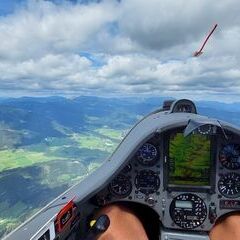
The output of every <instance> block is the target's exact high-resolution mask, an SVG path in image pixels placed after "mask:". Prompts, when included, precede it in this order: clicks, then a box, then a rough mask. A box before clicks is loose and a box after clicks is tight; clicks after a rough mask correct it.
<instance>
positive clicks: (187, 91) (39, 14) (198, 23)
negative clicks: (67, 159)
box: [0, 0, 240, 100]
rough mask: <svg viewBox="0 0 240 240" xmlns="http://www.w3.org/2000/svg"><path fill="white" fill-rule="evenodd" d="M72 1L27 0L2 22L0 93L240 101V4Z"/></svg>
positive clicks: (235, 1) (198, 0) (196, 0)
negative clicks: (199, 51)
mask: <svg viewBox="0 0 240 240" xmlns="http://www.w3.org/2000/svg"><path fill="white" fill-rule="evenodd" d="M73 2H74V3H70V2H69V1H37V0H29V1H27V2H25V3H24V4H21V5H20V6H19V7H18V8H17V9H16V10H15V11H14V12H13V13H12V14H9V15H7V16H2V17H0V39H1V44H0V72H1V76H0V89H1V90H4V91H5V93H6V92H7V93H8V94H9V95H10V96H14V95H15V94H17V95H21V94H22V95H30V94H32V93H34V94H45V93H46V92H47V93H48V94H51V93H52V94H56V93H57V94H58V93H60V94H73V95H78V94H82V93H89V94H111V93H112V94H121V95H124V94H151V95H152V94H156V95H161V96H163V95H164V96H173V97H193V99H201V98H204V99H206V98H209V99H219V98H221V100H223V98H224V99H225V100H229V99H230V100H240V97H239V96H240V67H239V62H240V48H239V47H238V45H239V39H240V24H239V23H240V15H239V11H240V5H239V4H238V0H228V1H225V0H218V1H217V0H213V1H207V0H192V1H188V2H187V4H186V1H185V0H179V1H174V0H164V1H158V0H149V1H139V0H128V1H110V0H106V1H93V2H91V1H87V4H84V3H86V1H73ZM216 22H217V23H218V24H219V27H218V28H217V31H216V32H215V33H214V35H213V36H212V38H211V39H210V41H209V43H208V45H207V46H206V49H205V53H204V55H202V56H201V57H199V58H193V57H192V53H193V52H194V51H195V50H197V48H198V47H199V46H200V43H201V41H202V40H203V39H204V37H205V35H206V33H207V32H208V30H209V28H210V27H211V26H212V25H213V24H214V23H216Z"/></svg>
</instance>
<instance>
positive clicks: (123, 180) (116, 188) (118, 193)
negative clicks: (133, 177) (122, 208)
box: [109, 174, 132, 198]
mask: <svg viewBox="0 0 240 240" xmlns="http://www.w3.org/2000/svg"><path fill="white" fill-rule="evenodd" d="M109 190H110V192H111V193H112V194H113V195H114V196H115V197H118V198H124V197H127V196H128V195H129V194H130V193H131V191H132V183H131V181H130V180H129V178H128V177H127V176H125V175H123V174H120V175H118V176H117V177H116V178H115V179H113V181H112V182H111V183H110V186H109Z"/></svg>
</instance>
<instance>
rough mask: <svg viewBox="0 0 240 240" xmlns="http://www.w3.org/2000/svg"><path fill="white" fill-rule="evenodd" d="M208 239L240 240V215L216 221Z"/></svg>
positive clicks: (236, 214)
mask: <svg viewBox="0 0 240 240" xmlns="http://www.w3.org/2000/svg"><path fill="white" fill-rule="evenodd" d="M209 237H210V240H240V213H235V214H232V215H230V216H227V217H225V218H223V219H221V220H220V221H218V222H217V223H216V225H215V226H214V227H213V228H212V230H211V231H210V234H209Z"/></svg>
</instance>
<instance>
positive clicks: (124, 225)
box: [98, 204, 148, 240]
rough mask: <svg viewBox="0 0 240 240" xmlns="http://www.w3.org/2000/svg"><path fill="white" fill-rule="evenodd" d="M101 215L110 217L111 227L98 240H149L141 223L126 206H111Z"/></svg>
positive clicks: (101, 211)
mask: <svg viewBox="0 0 240 240" xmlns="http://www.w3.org/2000/svg"><path fill="white" fill-rule="evenodd" d="M101 214H106V215H108V217H109V218H110V226H109V228H108V229H107V231H106V232H105V233H103V234H102V235H101V236H100V237H99V238H98V240H123V239H124V240H136V239H137V240H148V237H147V234H146V232H145V230H144V227H143V225H142V223H141V221H140V220H139V219H138V218H137V217H136V215H135V214H134V213H133V212H132V211H131V210H130V209H128V208H126V207H125V206H121V205H117V204H114V205H109V206H106V207H104V208H103V209H101V210H100V212H99V213H98V215H101Z"/></svg>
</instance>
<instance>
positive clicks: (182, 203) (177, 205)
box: [175, 200, 193, 209]
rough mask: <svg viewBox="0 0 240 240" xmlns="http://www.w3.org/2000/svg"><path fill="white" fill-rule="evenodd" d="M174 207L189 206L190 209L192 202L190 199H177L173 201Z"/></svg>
mask: <svg viewBox="0 0 240 240" xmlns="http://www.w3.org/2000/svg"><path fill="white" fill-rule="evenodd" d="M175 207H176V208H189V209H192V208H193V204H192V202H190V201H179V200H177V201H176V202H175Z"/></svg>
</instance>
